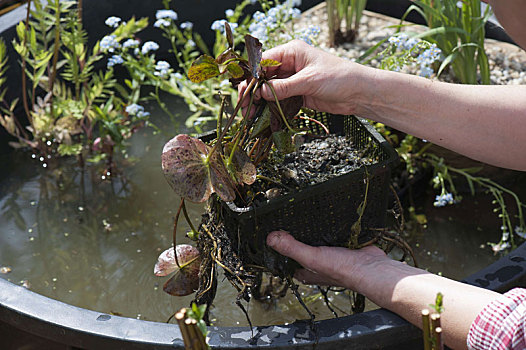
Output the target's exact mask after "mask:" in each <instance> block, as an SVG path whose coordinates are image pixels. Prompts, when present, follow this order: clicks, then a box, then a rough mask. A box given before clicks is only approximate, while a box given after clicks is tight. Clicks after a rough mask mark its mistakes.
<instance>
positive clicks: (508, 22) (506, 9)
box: [485, 0, 526, 49]
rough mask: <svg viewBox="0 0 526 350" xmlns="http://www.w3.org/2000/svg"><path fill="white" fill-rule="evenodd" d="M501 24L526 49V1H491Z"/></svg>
mask: <svg viewBox="0 0 526 350" xmlns="http://www.w3.org/2000/svg"><path fill="white" fill-rule="evenodd" d="M485 2H487V3H489V4H490V5H491V7H492V9H493V12H494V13H495V16H497V18H498V20H499V22H500V24H502V26H503V27H504V29H505V30H506V32H507V33H508V35H509V36H511V38H512V39H513V40H515V42H516V43H517V44H519V45H520V46H521V47H522V48H523V49H524V48H526V25H525V23H524V15H525V14H526V0H489V1H485Z"/></svg>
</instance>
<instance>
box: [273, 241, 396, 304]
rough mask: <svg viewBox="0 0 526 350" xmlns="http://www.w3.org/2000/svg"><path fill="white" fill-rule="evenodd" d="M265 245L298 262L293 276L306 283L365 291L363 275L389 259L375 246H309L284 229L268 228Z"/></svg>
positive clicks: (389, 260) (366, 284) (389, 261)
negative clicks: (299, 265) (269, 229)
mask: <svg viewBox="0 0 526 350" xmlns="http://www.w3.org/2000/svg"><path fill="white" fill-rule="evenodd" d="M267 245H268V246H270V247H271V248H272V249H274V250H276V251H277V252H278V253H280V254H283V255H285V256H288V257H290V258H292V259H294V260H296V261H297V262H298V263H299V264H301V265H302V266H303V267H304V269H300V270H297V271H296V273H295V275H294V277H295V278H297V279H298V280H300V281H302V282H303V283H306V284H318V285H331V286H341V287H345V288H349V289H352V290H354V291H357V292H360V293H362V294H366V295H367V293H366V292H367V291H366V290H365V288H367V286H368V285H369V283H364V278H367V276H368V275H371V274H373V275H374V274H375V272H376V271H378V270H377V269H378V268H380V269H381V268H382V265H384V264H389V263H391V262H393V260H391V259H390V258H389V257H387V255H385V253H384V252H383V251H382V250H381V249H380V248H378V247H375V246H368V247H365V248H362V249H358V250H350V249H347V248H342V247H311V246H309V245H306V244H304V243H301V242H299V241H297V240H296V239H294V237H292V236H291V235H290V234H288V233H286V232H284V231H276V232H271V233H270V234H269V235H268V237H267Z"/></svg>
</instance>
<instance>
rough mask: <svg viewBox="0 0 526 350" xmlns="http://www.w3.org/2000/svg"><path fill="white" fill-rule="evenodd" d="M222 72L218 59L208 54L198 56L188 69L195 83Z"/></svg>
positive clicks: (189, 76)
mask: <svg viewBox="0 0 526 350" xmlns="http://www.w3.org/2000/svg"><path fill="white" fill-rule="evenodd" d="M219 74H220V72H219V65H218V64H217V62H216V60H215V59H214V58H213V57H211V56H208V55H202V56H200V57H199V58H197V59H196V60H195V61H194V62H193V63H192V66H191V67H190V69H189V70H188V78H189V79H190V81H192V82H194V83H201V82H203V81H205V80H207V79H210V78H213V77H217V76H218V75H219Z"/></svg>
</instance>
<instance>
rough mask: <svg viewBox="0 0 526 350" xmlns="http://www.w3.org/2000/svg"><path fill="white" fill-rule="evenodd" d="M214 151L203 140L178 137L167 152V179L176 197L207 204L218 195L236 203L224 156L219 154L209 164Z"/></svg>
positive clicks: (173, 140)
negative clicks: (213, 195) (210, 198)
mask: <svg viewBox="0 0 526 350" xmlns="http://www.w3.org/2000/svg"><path fill="white" fill-rule="evenodd" d="M210 150H211V148H210V146H207V145H205V143H204V142H203V141H201V140H199V139H196V138H193V137H190V136H188V135H184V134H180V135H177V136H176V137H174V138H173V139H171V140H170V141H168V142H167V143H166V145H165V146H164V148H163V154H162V156H161V159H162V168H163V172H164V176H165V177H166V180H167V181H168V183H169V184H170V186H171V187H172V189H173V190H174V191H175V193H177V194H178V195H180V196H181V197H184V198H186V199H187V200H189V201H192V202H204V201H206V200H207V199H208V198H209V197H210V195H211V194H212V193H214V192H216V193H217V194H218V195H219V197H221V199H223V200H224V201H227V202H230V201H233V200H234V199H235V192H234V189H233V185H232V181H231V180H230V178H229V175H228V172H227V170H226V168H225V166H224V163H223V160H222V158H221V155H220V154H219V153H218V152H215V153H214V154H213V155H212V156H211V157H210V159H209V160H208V161H207V159H208V154H209V152H210Z"/></svg>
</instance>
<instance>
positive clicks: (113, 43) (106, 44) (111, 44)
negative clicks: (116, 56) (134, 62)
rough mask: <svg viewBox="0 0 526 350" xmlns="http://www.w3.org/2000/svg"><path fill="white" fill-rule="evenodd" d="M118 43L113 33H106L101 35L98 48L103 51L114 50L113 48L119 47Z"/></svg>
mask: <svg viewBox="0 0 526 350" xmlns="http://www.w3.org/2000/svg"><path fill="white" fill-rule="evenodd" d="M119 47H120V44H119V42H118V41H117V37H116V36H115V35H113V34H112V35H106V36H105V37H103V38H102V39H101V41H100V49H101V50H102V51H104V52H106V51H108V52H114V51H115V49H117V48H119Z"/></svg>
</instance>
